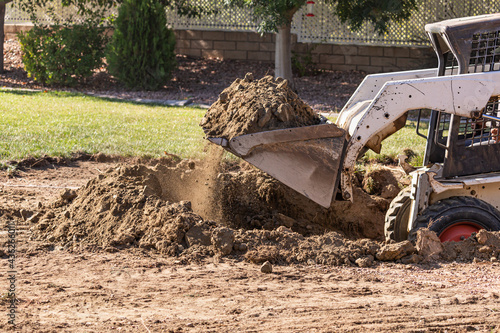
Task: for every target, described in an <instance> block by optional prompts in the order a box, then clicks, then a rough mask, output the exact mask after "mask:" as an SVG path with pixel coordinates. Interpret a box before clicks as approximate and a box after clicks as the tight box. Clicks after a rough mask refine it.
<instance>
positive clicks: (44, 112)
mask: <svg viewBox="0 0 500 333" xmlns="http://www.w3.org/2000/svg"><path fill="white" fill-rule="evenodd" d="M204 113H205V110H202V109H198V108H189V107H166V106H160V105H146V104H138V103H132V102H126V101H117V100H109V99H102V98H98V97H89V96H85V95H82V94H71V93H62V92H47V93H43V92H26V91H12V90H1V89H0V114H1V116H0V117H1V118H0V161H8V160H19V159H23V158H26V157H29V156H32V157H39V156H43V155H49V156H62V157H68V156H71V155H72V154H73V153H76V152H85V153H89V154H94V153H98V152H101V153H104V154H109V155H121V156H150V157H160V156H162V155H164V152H167V153H169V154H175V155H179V156H180V157H184V158H187V157H202V156H203V146H204V144H205V141H204V140H203V131H202V130H201V128H200V127H199V126H198V123H199V122H200V120H201V118H202V117H203V115H204ZM415 126H416V122H415V121H408V125H407V126H406V127H405V128H403V129H402V130H400V131H399V132H397V133H395V134H394V135H392V136H391V137H389V138H388V139H386V140H385V141H384V142H383V144H382V145H383V148H382V152H381V154H380V155H377V154H375V153H373V152H372V151H369V152H368V153H367V155H366V158H365V160H370V159H372V160H373V159H375V160H379V161H386V160H387V157H389V158H391V159H394V158H395V157H396V156H397V155H398V154H400V153H402V152H403V151H404V150H405V149H407V148H409V149H412V150H413V151H414V152H416V153H417V155H418V157H417V159H413V160H412V164H414V165H418V164H419V160H420V163H421V156H422V155H423V152H424V148H425V140H424V139H422V138H420V137H418V136H417V135H416V133H415Z"/></svg>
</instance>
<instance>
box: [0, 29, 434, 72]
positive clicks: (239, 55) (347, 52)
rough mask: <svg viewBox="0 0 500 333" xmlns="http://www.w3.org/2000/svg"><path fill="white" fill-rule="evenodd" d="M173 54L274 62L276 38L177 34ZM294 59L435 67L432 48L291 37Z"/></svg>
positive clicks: (327, 64) (371, 68)
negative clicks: (306, 40) (320, 41)
mask: <svg viewBox="0 0 500 333" xmlns="http://www.w3.org/2000/svg"><path fill="white" fill-rule="evenodd" d="M30 28H31V27H30V26H28V25H6V26H5V35H6V37H7V38H12V37H14V36H15V34H16V33H17V32H18V31H25V30H28V29H30ZM175 34H176V37H177V52H178V53H180V54H185V55H188V56H192V57H203V58H221V59H235V60H255V61H266V62H267V61H268V62H272V61H274V42H275V40H276V35H274V34H265V35H263V36H261V35H260V34H257V33H253V32H228V31H199V30H177V31H176V32H175ZM292 49H293V51H294V52H296V54H297V55H299V56H300V55H311V58H312V62H313V63H314V64H315V66H316V67H317V68H319V69H327V70H362V71H365V72H367V73H380V72H393V71H401V70H409V69H419V68H431V67H436V66H437V60H436V56H435V55H434V51H433V50H432V48H430V47H429V48H416V47H389V46H361V45H335V44H307V43H298V42H297V36H296V35H292Z"/></svg>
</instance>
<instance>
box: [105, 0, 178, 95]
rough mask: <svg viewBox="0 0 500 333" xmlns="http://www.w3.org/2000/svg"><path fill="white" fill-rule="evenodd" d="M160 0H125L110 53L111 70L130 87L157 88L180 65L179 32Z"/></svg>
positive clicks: (108, 53) (117, 20)
mask: <svg viewBox="0 0 500 333" xmlns="http://www.w3.org/2000/svg"><path fill="white" fill-rule="evenodd" d="M160 3H161V2H160V1H154V0H125V1H124V2H123V4H122V5H121V7H120V9H119V12H118V17H117V19H116V21H115V31H114V34H113V37H112V39H111V43H110V45H109V47H108V51H107V53H106V58H107V61H108V69H109V72H110V73H111V74H112V75H113V76H115V77H116V78H117V79H118V80H119V81H120V82H123V83H124V84H125V85H126V86H128V87H129V88H135V89H147V90H156V89H159V88H161V87H162V86H163V85H164V84H165V83H166V82H167V81H168V80H169V79H170V75H171V72H172V70H173V69H174V68H175V66H176V60H175V51H174V48H175V36H174V33H173V31H172V30H171V29H169V28H168V27H167V18H166V15H165V8H164V7H163V6H162V5H161V4H160Z"/></svg>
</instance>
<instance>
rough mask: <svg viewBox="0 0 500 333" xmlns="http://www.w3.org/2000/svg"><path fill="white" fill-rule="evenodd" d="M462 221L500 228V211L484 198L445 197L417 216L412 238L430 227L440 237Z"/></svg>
mask: <svg viewBox="0 0 500 333" xmlns="http://www.w3.org/2000/svg"><path fill="white" fill-rule="evenodd" d="M462 222H471V223H474V224H476V225H478V226H480V227H482V228H484V229H486V230H488V231H499V230H500V212H499V211H498V210H497V209H496V208H495V207H493V206H492V205H490V204H489V203H487V202H484V201H483V200H480V199H477V198H473V197H451V198H448V199H443V200H440V201H438V202H436V203H435V204H433V205H431V206H429V207H428V208H427V209H425V210H424V211H423V212H422V214H421V215H420V216H418V217H417V220H416V224H415V228H413V229H412V230H411V231H410V237H409V239H410V240H412V241H413V240H416V234H417V230H418V229H420V228H429V229H430V230H432V231H434V232H436V234H437V235H438V237H439V236H440V235H441V233H442V232H443V231H444V230H445V229H446V228H448V227H450V226H452V225H454V224H457V223H462Z"/></svg>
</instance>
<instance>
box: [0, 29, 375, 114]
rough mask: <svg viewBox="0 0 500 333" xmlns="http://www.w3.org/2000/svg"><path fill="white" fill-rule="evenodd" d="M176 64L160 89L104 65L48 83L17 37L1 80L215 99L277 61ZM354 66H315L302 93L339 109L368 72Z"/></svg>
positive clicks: (319, 107)
mask: <svg viewBox="0 0 500 333" xmlns="http://www.w3.org/2000/svg"><path fill="white" fill-rule="evenodd" d="M177 61H178V68H177V69H176V70H175V72H174V73H173V78H172V80H171V81H170V82H169V83H168V84H167V85H166V86H165V87H163V88H162V89H161V90H159V91H134V90H130V89H127V88H126V87H124V86H123V85H121V84H120V83H119V82H117V81H116V80H115V79H114V78H113V77H112V76H111V75H109V74H108V73H107V71H106V68H105V67H103V68H100V69H99V70H97V71H96V72H95V74H94V75H93V76H92V77H91V78H90V79H88V80H87V82H85V83H83V84H80V85H78V86H75V87H71V88H68V87H55V86H52V87H46V86H43V85H41V84H39V83H37V82H34V81H33V80H32V79H31V78H29V77H28V75H27V73H26V71H25V70H24V66H23V63H22V60H21V50H20V47H19V43H18V41H17V40H16V39H9V40H6V41H5V43H4V69H5V72H4V73H3V74H0V86H2V87H12V88H30V89H45V90H64V91H70V92H83V93H91V94H98V95H104V96H109V97H118V98H124V99H154V100H186V99H192V100H193V102H194V103H197V104H207V105H211V104H212V103H214V102H215V101H216V100H217V97H218V95H219V93H220V92H221V91H222V90H224V89H225V88H226V87H228V86H229V85H230V84H231V83H232V82H233V81H234V80H235V79H236V78H241V77H244V76H245V74H246V73H248V72H252V73H253V74H254V77H255V78H260V77H263V76H265V75H273V74H274V64H273V63H267V62H257V61H237V60H221V59H198V58H190V57H186V56H182V55H179V56H177ZM365 75H366V74H365V73H363V72H355V71H348V72H346V71H316V73H314V75H308V76H307V75H306V76H302V77H295V86H296V90H297V92H298V95H299V96H300V98H302V99H303V100H304V101H305V102H306V103H307V104H309V105H310V106H311V107H312V108H313V109H314V110H316V111H322V112H329V111H334V112H335V111H340V109H341V108H342V106H343V105H344V104H345V103H346V102H347V100H348V99H349V97H350V96H351V95H352V93H353V92H354V90H355V89H356V87H357V86H358V85H359V83H361V81H362V80H363V78H364V77H365Z"/></svg>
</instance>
